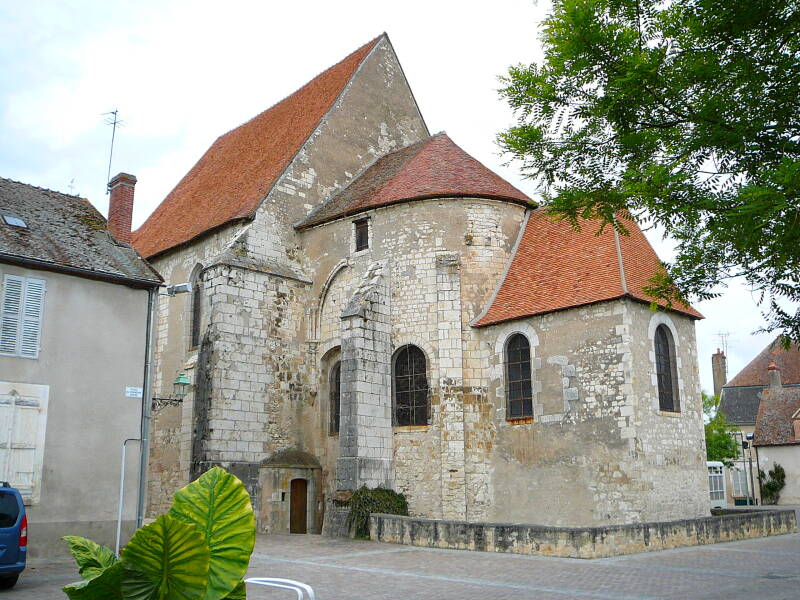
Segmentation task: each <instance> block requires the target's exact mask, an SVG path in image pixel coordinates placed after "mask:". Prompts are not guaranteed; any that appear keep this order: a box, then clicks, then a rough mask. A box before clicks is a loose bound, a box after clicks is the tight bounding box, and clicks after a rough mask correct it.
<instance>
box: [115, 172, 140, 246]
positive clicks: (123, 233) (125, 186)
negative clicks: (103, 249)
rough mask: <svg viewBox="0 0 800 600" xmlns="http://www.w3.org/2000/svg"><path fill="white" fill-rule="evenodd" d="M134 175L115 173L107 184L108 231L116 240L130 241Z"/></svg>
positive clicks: (127, 242) (134, 184)
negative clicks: (108, 194) (108, 197)
mask: <svg viewBox="0 0 800 600" xmlns="http://www.w3.org/2000/svg"><path fill="white" fill-rule="evenodd" d="M135 186H136V177H135V176H133V175H130V174H128V173H120V174H119V175H115V176H114V177H113V178H112V179H111V181H110V182H109V184H108V189H109V191H110V196H111V197H110V199H109V201H108V231H109V233H110V234H111V235H113V236H114V237H115V238H116V239H117V240H118V241H120V242H125V243H126V244H130V243H131V219H132V217H133V188H134V187H135Z"/></svg>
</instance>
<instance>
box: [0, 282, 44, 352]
mask: <svg viewBox="0 0 800 600" xmlns="http://www.w3.org/2000/svg"><path fill="white" fill-rule="evenodd" d="M44 293H45V281H44V279H32V278H25V277H18V276H16V275H6V276H5V278H4V280H3V310H2V322H1V323H0V354H11V355H13V356H23V357H25V358H38V357H39V344H40V342H41V331H42V312H43V308H44Z"/></svg>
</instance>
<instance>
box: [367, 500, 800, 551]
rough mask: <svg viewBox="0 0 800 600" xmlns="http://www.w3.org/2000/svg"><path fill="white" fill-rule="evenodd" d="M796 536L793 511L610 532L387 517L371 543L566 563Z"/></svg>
mask: <svg viewBox="0 0 800 600" xmlns="http://www.w3.org/2000/svg"><path fill="white" fill-rule="evenodd" d="M796 531H797V517H796V515H795V512H794V511H793V510H773V511H754V512H745V511H742V512H741V513H738V514H731V515H724V516H718V517H714V516H709V517H701V518H698V519H684V520H680V521H662V522H653V523H630V524H626V525H611V526H608V527H547V526H542V525H527V524H522V523H468V522H466V521H443V520H434V519H420V518H416V517H401V516H397V515H385V514H373V515H371V516H370V537H371V538H372V540H373V541H378V542H388V543H393V544H406V545H410V546H423V547H428V548H449V549H454V550H477V551H483V552H508V553H512V554H540V555H544V556H561V557H567V558H605V557H609V556H617V555H621V554H634V553H637V552H651V551H654V550H666V549H668V548H679V547H682V546H697V545H702V544H714V543H717V542H729V541H734V540H743V539H748V538H755V537H765V536H769V535H781V534H786V533H794V532H796Z"/></svg>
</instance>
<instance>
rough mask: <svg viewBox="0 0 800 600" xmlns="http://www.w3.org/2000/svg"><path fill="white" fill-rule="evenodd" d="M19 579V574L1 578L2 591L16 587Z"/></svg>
mask: <svg viewBox="0 0 800 600" xmlns="http://www.w3.org/2000/svg"><path fill="white" fill-rule="evenodd" d="M17 579H19V573H16V574H14V575H9V576H8V577H0V590H10V589H11V588H12V587H14V586H15V585H16V583H17Z"/></svg>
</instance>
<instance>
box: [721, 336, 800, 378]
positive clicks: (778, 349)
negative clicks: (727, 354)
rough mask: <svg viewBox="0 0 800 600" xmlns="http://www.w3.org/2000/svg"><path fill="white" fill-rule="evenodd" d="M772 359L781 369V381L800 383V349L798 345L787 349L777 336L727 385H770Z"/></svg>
mask: <svg viewBox="0 0 800 600" xmlns="http://www.w3.org/2000/svg"><path fill="white" fill-rule="evenodd" d="M772 361H775V364H776V365H777V366H778V368H779V369H780V371H781V381H783V383H784V385H786V384H800V349H798V347H797V346H796V345H792V346H791V348H790V349H789V350H785V349H784V348H783V346H782V345H781V342H780V339H778V338H776V339H775V340H773V341H772V343H770V344H769V345H767V347H766V348H764V349H763V350H762V351H761V353H760V354H759V355H758V356H756V357H755V358H754V359H753V360H751V361H750V362H749V363H748V365H747V366H746V367H745V368H744V369H742V370H741V371H739V373H738V374H737V375H736V376H735V377H734V378H733V379H731V380H730V381H729V382H728V383H726V384H725V387H736V386H745V385H769V377H768V375H767V367H768V366H769V363H771V362H772Z"/></svg>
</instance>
